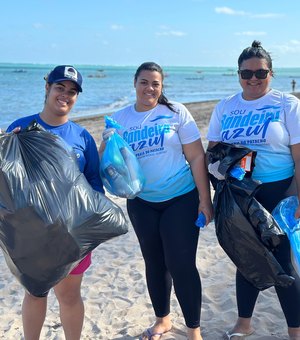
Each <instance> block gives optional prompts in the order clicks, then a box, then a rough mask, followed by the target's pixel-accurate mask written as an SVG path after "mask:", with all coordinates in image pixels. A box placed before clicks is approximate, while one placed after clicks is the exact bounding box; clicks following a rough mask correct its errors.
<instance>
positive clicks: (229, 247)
mask: <svg viewBox="0 0 300 340" xmlns="http://www.w3.org/2000/svg"><path fill="white" fill-rule="evenodd" d="M250 152H253V151H252V150H250V149H248V148H246V147H243V146H240V145H238V146H236V145H231V144H226V143H218V144H217V145H216V146H215V147H213V148H211V149H210V150H208V157H209V160H210V161H213V162H215V161H218V160H220V166H219V171H220V169H222V171H223V173H222V172H221V171H220V172H221V173H222V174H223V175H225V180H223V181H219V180H216V179H215V178H214V179H212V182H213V185H214V189H215V195H214V208H215V227H216V235H217V238H218V241H219V243H220V245H221V247H222V248H223V249H224V251H225V252H226V253H227V255H228V256H229V257H230V259H231V260H232V261H233V263H234V264H235V265H236V266H237V268H238V270H239V271H240V272H241V274H242V275H243V276H244V277H245V278H246V280H248V281H249V282H250V283H251V284H252V285H253V286H255V287H256V288H258V289H259V290H264V289H267V288H269V287H271V286H274V285H278V286H282V287H288V286H289V285H291V284H292V283H293V281H294V278H293V277H291V276H289V275H287V274H286V273H285V272H284V270H283V269H282V267H281V266H280V264H279V263H278V262H277V260H276V259H275V257H274V255H273V253H272V251H271V250H273V249H275V248H276V247H277V246H278V245H279V244H280V242H281V238H282V237H284V233H283V232H282V231H281V229H280V227H279V226H278V224H277V223H276V221H275V220H274V218H273V217H272V215H271V214H270V213H269V212H268V211H267V210H266V209H265V208H264V207H263V206H262V205H261V204H260V203H259V202H258V201H257V200H256V199H255V198H254V195H255V192H256V190H257V189H258V188H259V186H260V184H261V183H260V182H259V181H255V180H253V179H252V178H251V172H252V171H250V172H248V173H247V174H246V176H245V177H244V178H243V180H241V181H240V180H238V179H236V178H233V177H231V176H230V175H229V171H230V169H231V168H232V167H233V166H234V165H236V164H238V163H239V162H240V160H241V159H242V158H243V157H244V156H245V155H247V154H248V153H250ZM254 158H255V153H254V157H253V162H254ZM230 159H231V160H232V162H230ZM223 161H224V163H223ZM252 169H253V166H252Z"/></svg>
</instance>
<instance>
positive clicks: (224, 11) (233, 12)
mask: <svg viewBox="0 0 300 340" xmlns="http://www.w3.org/2000/svg"><path fill="white" fill-rule="evenodd" d="M215 12H216V13H221V14H228V15H247V14H248V13H247V12H244V11H236V10H234V9H232V8H229V7H216V8H215Z"/></svg>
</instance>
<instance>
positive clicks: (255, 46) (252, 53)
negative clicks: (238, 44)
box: [238, 40, 273, 71]
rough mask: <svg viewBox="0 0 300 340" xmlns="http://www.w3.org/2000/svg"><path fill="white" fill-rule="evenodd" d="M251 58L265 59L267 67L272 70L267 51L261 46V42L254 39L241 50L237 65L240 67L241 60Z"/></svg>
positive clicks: (270, 59)
mask: <svg viewBox="0 0 300 340" xmlns="http://www.w3.org/2000/svg"><path fill="white" fill-rule="evenodd" d="M251 58H259V59H265V60H266V61H267V64H268V68H269V69H270V70H272V58H271V55H270V53H269V52H267V51H266V50H265V49H264V48H263V47H262V46H261V42H260V41H258V40H254V41H253V43H252V45H251V46H250V47H247V48H245V49H244V50H243V52H242V53H241V55H240V56H239V59H238V66H239V68H240V66H241V64H242V63H243V61H245V60H247V59H251ZM272 71H273V70H272Z"/></svg>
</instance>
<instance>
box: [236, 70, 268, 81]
mask: <svg viewBox="0 0 300 340" xmlns="http://www.w3.org/2000/svg"><path fill="white" fill-rule="evenodd" d="M269 72H270V70H264V69H260V70H256V71H252V70H238V73H239V74H240V75H241V78H242V79H248V80H249V79H251V78H252V77H253V75H255V77H256V78H257V79H266V78H267V75H268V73H269Z"/></svg>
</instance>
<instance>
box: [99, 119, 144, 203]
mask: <svg viewBox="0 0 300 340" xmlns="http://www.w3.org/2000/svg"><path fill="white" fill-rule="evenodd" d="M105 123H106V128H115V129H120V128H122V127H121V126H120V125H119V124H118V123H117V122H116V121H115V120H113V119H112V118H110V117H108V116H105ZM100 176H101V179H102V182H103V184H104V186H105V188H106V189H107V190H108V191H109V192H110V193H111V194H113V195H116V196H118V197H124V198H129V199H132V198H134V197H136V196H137V195H138V194H139V193H140V192H141V191H142V189H143V187H144V183H145V177H144V175H143V172H142V169H141V166H140V164H139V162H138V160H137V158H136V156H135V154H134V152H133V151H132V149H131V147H130V146H129V145H128V143H127V142H126V141H125V140H124V139H123V138H122V137H121V136H120V135H119V134H118V133H113V134H112V135H111V136H110V137H109V138H108V140H107V141H106V146H105V150H104V152H103V155H102V158H101V162H100Z"/></svg>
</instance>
